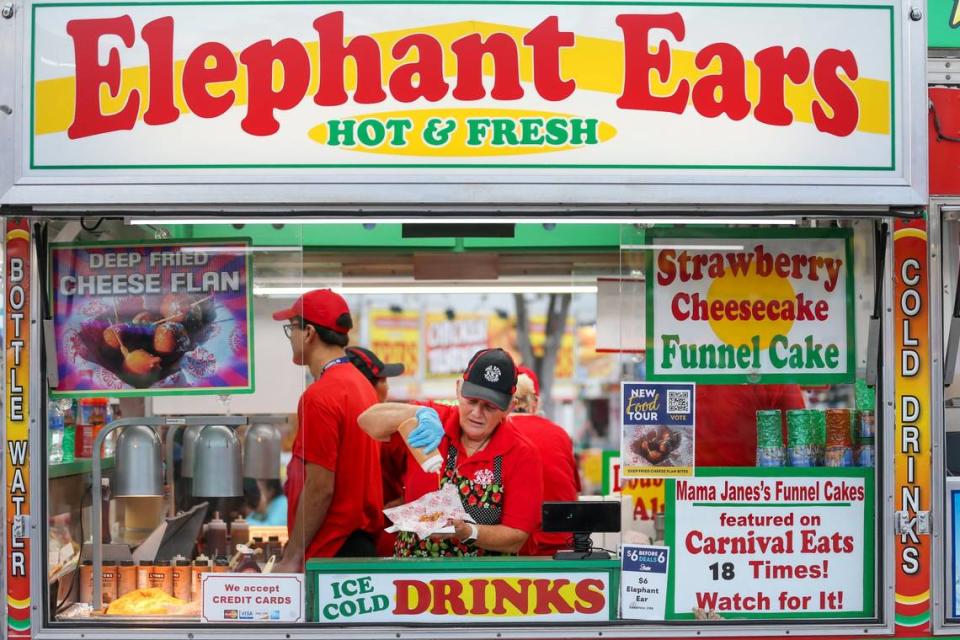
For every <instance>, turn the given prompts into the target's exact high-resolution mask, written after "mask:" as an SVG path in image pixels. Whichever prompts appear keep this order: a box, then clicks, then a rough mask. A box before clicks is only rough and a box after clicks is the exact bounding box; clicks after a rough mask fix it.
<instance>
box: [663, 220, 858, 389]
mask: <svg viewBox="0 0 960 640" xmlns="http://www.w3.org/2000/svg"><path fill="white" fill-rule="evenodd" d="M649 235H650V237H651V241H652V242H653V243H654V244H662V245H664V248H663V249H658V250H655V251H654V252H653V256H652V258H651V260H650V262H649V264H648V267H647V375H648V377H649V378H651V379H664V380H684V381H689V380H695V381H698V382H704V383H715V384H716V383H728V382H730V383H735V382H748V381H752V382H775V381H778V380H780V381H784V382H805V381H811V382H814V381H818V384H824V383H827V382H829V383H849V382H852V381H853V375H854V355H855V348H854V346H855V334H854V330H853V314H854V308H853V303H852V297H853V272H852V262H853V261H852V255H853V254H852V248H851V244H850V242H851V237H850V232H849V230H847V229H791V230H790V231H784V232H782V233H779V234H778V233H777V232H771V231H769V230H763V231H760V230H755V231H751V230H747V229H739V230H731V231H725V230H713V231H706V230H703V231H700V232H699V233H697V232H692V231H677V232H671V231H668V230H664V231H660V232H658V231H652V232H650V234H649ZM705 243H708V244H706V245H705V246H714V245H715V246H717V247H719V246H722V245H726V244H729V245H730V246H731V248H730V249H721V248H712V249H701V248H691V249H686V248H684V245H690V246H692V247H695V246H696V245H701V246H704V244H705Z"/></svg>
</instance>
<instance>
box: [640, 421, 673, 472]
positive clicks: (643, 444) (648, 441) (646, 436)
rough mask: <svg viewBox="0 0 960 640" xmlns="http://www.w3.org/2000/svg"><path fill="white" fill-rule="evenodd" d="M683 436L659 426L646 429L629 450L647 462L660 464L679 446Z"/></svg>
mask: <svg viewBox="0 0 960 640" xmlns="http://www.w3.org/2000/svg"><path fill="white" fill-rule="evenodd" d="M682 439H683V436H682V435H680V432H679V431H672V430H671V429H670V428H669V427H666V426H663V425H661V426H659V427H656V428H655V429H647V430H646V431H644V432H643V433H641V434H640V435H639V437H637V438H636V439H635V440H634V441H633V443H632V444H631V445H630V448H631V450H632V451H633V452H634V453H636V454H637V455H639V456H641V457H643V458H644V459H645V460H646V461H647V462H651V463H653V464H660V463H661V462H664V461H666V459H667V457H668V456H669V455H670V454H671V453H672V452H673V451H674V449H676V448H677V447H679V446H680V441H681V440H682Z"/></svg>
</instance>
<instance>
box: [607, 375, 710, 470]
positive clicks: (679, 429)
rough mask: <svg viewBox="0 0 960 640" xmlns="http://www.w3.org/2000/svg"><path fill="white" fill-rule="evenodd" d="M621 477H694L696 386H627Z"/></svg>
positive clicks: (623, 410)
mask: <svg viewBox="0 0 960 640" xmlns="http://www.w3.org/2000/svg"><path fill="white" fill-rule="evenodd" d="M621 390H622V399H621V406H622V414H621V416H620V420H621V424H622V431H621V440H620V447H621V452H620V456H621V460H622V465H623V466H622V469H621V476H622V477H624V478H639V477H646V476H657V477H676V476H691V475H693V466H694V446H693V445H694V426H695V419H694V417H695V415H696V414H695V412H694V403H695V402H696V385H694V384H693V383H683V382H670V383H664V382H624V383H623V384H622V387H621Z"/></svg>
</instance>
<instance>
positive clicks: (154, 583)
mask: <svg viewBox="0 0 960 640" xmlns="http://www.w3.org/2000/svg"><path fill="white" fill-rule="evenodd" d="M147 586H148V587H150V588H151V589H153V588H159V589H163V590H164V591H165V592H166V593H167V594H168V595H171V596H172V595H173V566H172V565H171V564H170V561H169V560H157V561H156V562H154V563H153V569H152V570H151V571H150V574H149V576H148V584H147Z"/></svg>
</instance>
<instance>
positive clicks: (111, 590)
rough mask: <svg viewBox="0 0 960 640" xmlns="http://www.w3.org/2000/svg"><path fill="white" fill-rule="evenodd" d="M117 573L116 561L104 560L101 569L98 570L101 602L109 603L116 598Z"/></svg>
mask: <svg viewBox="0 0 960 640" xmlns="http://www.w3.org/2000/svg"><path fill="white" fill-rule="evenodd" d="M118 582H119V575H118V574H117V563H116V561H115V560H104V561H103V569H102V571H101V572H100V593H101V597H102V599H103V604H110V603H111V602H113V601H114V600H116V599H117V584H118Z"/></svg>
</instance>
